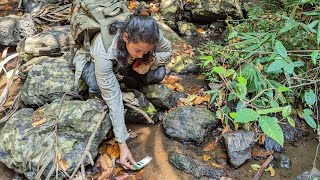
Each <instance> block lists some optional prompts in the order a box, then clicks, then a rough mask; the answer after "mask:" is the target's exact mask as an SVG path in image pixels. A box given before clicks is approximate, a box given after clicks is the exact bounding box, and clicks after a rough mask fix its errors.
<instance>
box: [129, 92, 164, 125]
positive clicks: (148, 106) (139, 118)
mask: <svg viewBox="0 0 320 180" xmlns="http://www.w3.org/2000/svg"><path fill="white" fill-rule="evenodd" d="M132 93H133V94H134V98H136V99H137V100H138V104H139V108H140V109H141V110H143V111H144V112H145V113H146V114H147V115H148V116H149V117H150V118H151V119H152V120H153V121H154V122H156V121H158V118H157V117H156V114H157V109H156V108H155V107H154V106H153V104H152V103H151V102H150V101H149V100H148V99H147V98H146V97H145V95H144V94H143V93H141V92H140V91H138V90H135V89H134V90H133V91H132ZM126 109H127V111H126V114H125V119H126V120H127V121H129V122H133V123H145V124H148V121H147V120H146V118H145V117H144V116H143V115H142V114H141V113H139V112H138V111H136V110H134V109H131V108H129V107H126Z"/></svg>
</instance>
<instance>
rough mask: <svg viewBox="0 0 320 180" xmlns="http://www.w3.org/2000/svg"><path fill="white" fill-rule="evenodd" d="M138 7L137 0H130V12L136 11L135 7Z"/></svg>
mask: <svg viewBox="0 0 320 180" xmlns="http://www.w3.org/2000/svg"><path fill="white" fill-rule="evenodd" d="M136 7H137V4H136V2H135V1H129V6H128V9H129V11H130V12H132V11H134V9H135V8H136Z"/></svg>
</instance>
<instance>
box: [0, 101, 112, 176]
mask: <svg viewBox="0 0 320 180" xmlns="http://www.w3.org/2000/svg"><path fill="white" fill-rule="evenodd" d="M60 105H61V106H60ZM103 105H104V104H103V103H102V101H98V100H94V99H90V100H87V101H67V100H64V101H63V102H62V104H61V100H55V101H53V102H52V103H51V104H49V105H47V106H43V107H41V108H40V109H39V110H36V111H34V110H33V109H31V108H23V109H20V110H18V111H17V112H16V113H14V114H13V115H12V116H11V117H10V119H9V120H8V121H7V123H6V125H5V126H4V128H3V129H2V130H1V131H0V161H2V162H3V163H5V164H6V166H7V167H9V168H11V169H14V170H15V171H16V172H18V173H21V174H24V175H25V176H26V177H27V178H28V179H34V178H35V176H36V174H37V172H38V171H39V169H38V167H41V166H43V165H45V163H48V166H47V167H46V168H45V166H44V167H43V168H45V169H44V172H43V174H42V175H43V176H44V177H46V176H47V175H48V174H49V170H50V169H51V167H52V164H53V161H55V160H56V159H55V158H54V157H55V153H58V154H60V155H61V158H62V159H61V160H59V165H61V164H64V168H65V170H66V172H68V173H69V174H71V173H72V171H73V170H74V168H75V166H76V164H77V163H78V161H79V159H80V157H81V155H82V153H83V151H84V148H85V147H86V145H87V141H88V139H89V137H90V136H91V134H92V132H93V131H94V128H95V126H96V123H97V122H98V120H99V119H100V118H101V115H102V112H103ZM34 120H38V121H37V122H39V121H43V122H44V124H42V125H40V126H36V127H33V126H32V122H33V121H34ZM55 127H56V128H57V131H55ZM110 127H111V122H110V120H108V121H105V120H104V121H103V122H102V124H101V125H100V128H99V129H98V131H97V133H96V136H95V138H94V140H93V141H92V144H91V146H90V153H91V155H92V157H93V158H95V157H96V156H97V154H98V146H99V144H100V143H101V142H102V140H103V139H104V137H105V136H106V134H107V132H108V131H109V129H110ZM55 145H56V146H55ZM55 147H57V149H58V150H59V152H55ZM60 155H59V156H60ZM84 164H85V165H88V164H89V159H88V158H86V159H85V160H84ZM59 177H62V176H61V175H60V176H59ZM41 179H44V178H41Z"/></svg>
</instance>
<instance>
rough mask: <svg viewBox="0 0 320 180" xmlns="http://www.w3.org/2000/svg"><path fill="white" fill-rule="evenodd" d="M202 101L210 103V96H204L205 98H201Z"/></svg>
mask: <svg viewBox="0 0 320 180" xmlns="http://www.w3.org/2000/svg"><path fill="white" fill-rule="evenodd" d="M203 99H204V101H205V102H210V100H211V95H210V94H206V95H205V96H203Z"/></svg>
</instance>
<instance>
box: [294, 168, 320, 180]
mask: <svg viewBox="0 0 320 180" xmlns="http://www.w3.org/2000/svg"><path fill="white" fill-rule="evenodd" d="M319 178H320V171H319V170H318V169H316V168H314V169H311V170H310V171H306V172H304V173H302V174H300V175H299V176H297V177H296V178H295V180H309V179H319Z"/></svg>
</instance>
